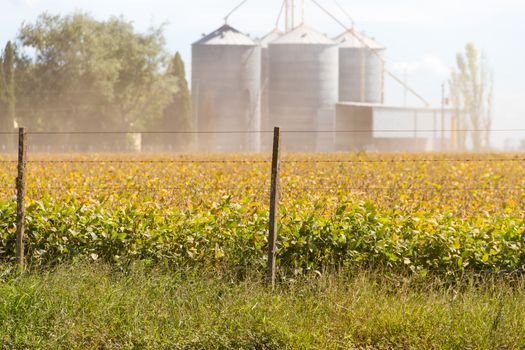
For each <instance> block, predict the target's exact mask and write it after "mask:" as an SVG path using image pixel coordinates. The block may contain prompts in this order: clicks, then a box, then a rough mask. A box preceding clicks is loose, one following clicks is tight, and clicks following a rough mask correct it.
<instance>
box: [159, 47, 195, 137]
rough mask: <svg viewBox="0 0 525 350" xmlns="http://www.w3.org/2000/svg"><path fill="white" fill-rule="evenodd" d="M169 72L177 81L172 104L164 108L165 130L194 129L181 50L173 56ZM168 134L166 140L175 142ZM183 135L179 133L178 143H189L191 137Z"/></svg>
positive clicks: (163, 122)
mask: <svg viewBox="0 0 525 350" xmlns="http://www.w3.org/2000/svg"><path fill="white" fill-rule="evenodd" d="M167 74H168V75H170V76H171V77H172V78H173V80H174V81H175V90H176V92H175V93H174V94H173V97H172V100H171V102H170V104H169V105H168V106H167V107H166V109H165V110H164V118H163V121H162V124H163V125H162V127H163V128H164V130H172V131H173V130H175V131H192V130H193V121H192V108H191V95H190V90H189V88H188V82H187V80H186V69H185V67H184V61H183V60H182V57H181V55H180V53H179V52H177V53H176V54H175V56H174V57H173V58H172V60H171V62H170V65H169V68H168V72H167ZM167 136H168V137H167V138H166V140H165V141H167V142H169V143H171V144H173V143H174V142H171V141H172V140H173V135H167ZM181 136H182V135H177V140H178V142H177V141H176V142H175V143H176V144H178V145H181V144H188V142H190V141H191V140H190V138H189V137H181Z"/></svg>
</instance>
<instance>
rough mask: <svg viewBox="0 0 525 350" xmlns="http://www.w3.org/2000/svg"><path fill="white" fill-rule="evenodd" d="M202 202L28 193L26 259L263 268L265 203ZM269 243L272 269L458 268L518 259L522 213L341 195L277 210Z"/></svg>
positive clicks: (7, 226) (6, 243)
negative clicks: (458, 210) (429, 207)
mask: <svg viewBox="0 0 525 350" xmlns="http://www.w3.org/2000/svg"><path fill="white" fill-rule="evenodd" d="M208 207H209V208H210V209H209V210H202V211H201V210H197V209H195V210H193V211H187V212H179V211H176V210H174V211H172V212H169V211H168V212H166V211H163V210H162V209H161V208H159V207H158V206H156V205H145V206H141V207H140V208H139V207H137V206H136V205H133V204H130V205H128V206H125V207H122V208H120V209H104V208H103V207H101V206H98V205H87V204H83V205H81V204H78V203H76V204H75V203H73V202H71V203H59V202H55V201H53V200H51V199H45V200H43V201H35V202H33V203H32V204H31V205H30V206H29V207H28V212H27V225H26V227H27V237H28V239H27V246H26V247H27V256H28V259H29V263H30V265H34V266H49V265H53V264H56V263H59V262H67V261H71V260H75V259H78V258H89V259H92V260H102V261H105V262H110V263H114V264H116V265H117V266H125V265H126V264H128V263H130V262H131V261H135V260H143V261H147V262H150V263H154V264H158V263H162V264H165V265H169V266H174V267H178V268H196V269H201V268H202V269H206V268H209V267H214V268H217V267H220V268H225V269H234V270H235V271H239V272H240V273H244V272H245V271H248V270H251V269H261V270H262V269H264V266H265V259H266V237H267V227H268V218H267V212H265V211H263V210H261V209H253V211H251V212H249V213H247V212H246V209H243V207H242V206H241V205H240V204H238V203H233V202H231V201H230V200H229V199H228V198H226V199H224V200H223V201H222V202H219V203H214V204H210V205H209V206H208ZM15 217H16V215H15V203H14V202H2V203H1V204H0V219H1V220H0V234H1V235H0V257H1V258H3V259H5V260H13V258H14V242H15ZM281 217H282V220H281V228H280V232H279V237H278V242H277V245H278V247H279V253H278V265H279V268H280V270H281V276H282V277H283V278H287V277H288V276H290V275H294V274H303V273H305V272H308V271H324V270H331V269H337V268H340V267H356V266H360V267H367V268H378V267H380V268H384V269H388V270H391V271H397V272H404V271H406V272H411V273H416V274H420V275H423V276H425V275H427V274H452V275H455V274H458V273H463V272H464V271H493V272H498V271H508V270H513V271H516V270H522V269H524V268H525V253H524V250H523V247H525V234H524V233H523V232H524V231H525V223H524V222H523V220H522V219H519V218H514V217H498V218H490V217H485V218H479V217H477V218H472V219H470V220H469V219H459V218H454V217H453V216H452V215H448V214H440V215H437V214H426V213H419V214H402V213H400V212H397V211H392V212H384V213H379V212H377V211H376V210H375V209H374V207H373V206H371V205H369V204H367V205H350V204H342V205H341V206H340V207H339V208H337V209H336V210H335V212H333V213H332V215H330V216H320V215H316V213H315V210H312V211H310V210H306V209H304V210H296V209H294V210H290V211H289V210H286V209H283V210H282V212H281Z"/></svg>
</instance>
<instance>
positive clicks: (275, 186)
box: [0, 128, 525, 285]
mask: <svg viewBox="0 0 525 350" xmlns="http://www.w3.org/2000/svg"><path fill="white" fill-rule="evenodd" d="M294 132H299V131H288V132H282V131H280V130H279V128H275V130H274V131H273V133H272V135H273V148H272V157H271V160H270V159H264V160H262V159H248V158H246V159H221V158H213V157H212V156H211V155H210V157H209V158H210V159H193V158H192V157H186V158H184V157H182V158H180V159H169V160H165V159H91V160H86V159H71V158H65V159H55V160H48V159H47V160H38V159H36V160H30V161H29V163H42V164H57V165H58V164H62V163H67V164H70V163H78V164H111V165H114V164H121V165H126V164H131V163H143V164H173V163H179V164H236V165H241V164H262V165H266V164H268V166H269V169H268V170H270V169H271V178H270V180H271V181H270V184H265V186H267V185H269V187H270V191H269V193H270V196H269V227H268V260H267V279H268V283H269V284H271V285H273V284H274V283H275V271H276V263H275V261H276V256H277V253H278V252H277V249H276V240H277V234H278V232H277V228H278V225H277V223H278V219H279V218H278V207H279V194H280V193H281V192H282V191H281V190H280V188H279V184H280V183H281V181H280V178H279V175H280V168H281V164H282V163H285V164H315V165H316V166H317V165H323V164H325V165H327V164H336V165H337V164H347V165H349V166H352V165H354V166H355V165H359V164H396V165H399V166H410V165H414V164H425V163H445V164H453V163H475V162H476V163H477V162H484V163H487V164H494V165H502V164H512V163H522V162H524V161H525V157H517V156H507V155H504V156H502V155H494V156H491V157H490V158H487V157H476V156H475V155H471V156H470V158H463V157H462V158H454V157H452V156H451V157H447V158H433V157H431V156H427V157H424V158H421V157H406V156H395V155H392V156H390V157H389V158H377V159H348V158H345V157H344V155H341V154H335V155H334V156H333V158H329V159H303V158H300V157H298V158H293V157H292V158H288V159H284V160H283V159H282V158H281V151H282V142H281V134H282V133H283V134H285V135H286V133H294ZM300 132H304V131H300ZM385 132H386V131H385ZM396 132H399V130H396ZM317 133H318V131H317ZM34 134H35V135H46V136H52V135H57V134H58V135H63V134H68V133H53V132H48V133H34ZM69 134H70V135H81V134H90V133H81V132H79V133H69ZM102 134H104V133H102ZM105 134H106V135H114V134H115V133H105ZM116 134H119V135H120V134H125V133H116ZM29 135H31V133H29ZM17 136H18V160H17V161H15V160H9V159H6V160H1V161H0V162H2V163H16V164H17V180H16V198H17V220H16V223H17V228H16V237H17V239H16V257H17V262H18V264H19V265H20V267H21V268H24V261H25V260H24V222H25V203H24V199H25V193H26V165H27V163H28V160H27V149H28V144H29V142H28V133H27V132H26V130H25V129H23V128H21V129H20V130H19V132H18V134H17ZM413 171H414V172H417V168H414V169H413ZM317 180H318V181H316V182H315V183H311V184H306V185H305V186H295V187H294V186H290V188H291V189H299V190H301V191H331V192H337V191H364V192H395V191H396V190H397V189H398V188H396V185H395V183H394V185H393V186H381V185H373V186H370V184H369V183H362V184H360V183H357V184H352V185H350V186H349V185H348V184H345V183H341V184H340V186H324V185H323V183H322V178H321V177H319V178H318V179H317ZM265 186H261V188H260V190H262V189H264V187H265ZM119 188H120V189H127V190H129V189H131V190H136V191H147V190H148V188H144V187H141V186H140V185H137V184H135V183H133V186H129V185H128V186H121V187H118V186H107V187H106V188H105V190H115V189H116V190H118V189H119ZM156 189H157V190H158V189H163V190H167V191H178V190H183V188H180V187H158V188H156ZM524 189H525V187H523V185H521V184H520V185H516V186H484V187H479V186H476V187H468V186H462V185H453V184H451V185H450V186H448V187H444V186H440V187H435V186H432V185H418V186H412V187H410V190H411V191H414V192H418V193H424V194H426V195H427V194H429V193H431V195H439V194H440V193H441V194H442V192H445V191H477V192H483V191H486V192H494V191H504V192H506V193H511V192H516V193H518V194H521V193H523V192H524ZM99 190H102V189H101V188H99ZM184 190H188V189H187V188H186V189H184Z"/></svg>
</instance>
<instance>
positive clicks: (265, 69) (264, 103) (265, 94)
mask: <svg viewBox="0 0 525 350" xmlns="http://www.w3.org/2000/svg"><path fill="white" fill-rule="evenodd" d="M282 35H283V33H282V32H280V31H279V30H278V29H275V30H273V31H271V32H270V33H268V34H267V35H265V36H264V37H262V38H261V39H260V40H259V45H260V46H261V129H262V130H271V129H272V127H273V126H272V125H270V120H269V113H270V111H269V107H270V106H269V97H270V95H269V84H270V80H269V74H268V73H269V57H268V44H269V43H271V42H272V41H274V40H276V39H278V38H280V37H281V36H282ZM271 143H272V137H271V136H270V137H269V136H268V135H262V138H261V144H262V145H261V147H262V148H263V149H264V150H269V149H270V147H271Z"/></svg>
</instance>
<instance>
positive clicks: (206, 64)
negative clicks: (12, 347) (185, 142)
mask: <svg viewBox="0 0 525 350" xmlns="http://www.w3.org/2000/svg"><path fill="white" fill-rule="evenodd" d="M260 89H261V50H260V47H259V46H258V45H257V43H255V42H254V41H253V40H252V39H250V38H249V37H248V36H247V35H245V34H242V33H241V32H239V31H238V30H236V29H234V28H232V27H230V26H229V25H224V26H222V27H220V28H219V29H217V30H216V31H215V32H213V33H211V34H209V35H207V36H205V37H203V38H202V39H201V40H199V41H197V42H196V43H194V44H193V45H192V98H193V111H194V114H195V119H196V123H197V130H198V131H248V130H259V129H260V123H261V118H260V113H261V111H260V99H261V97H260ZM198 143H199V149H200V150H201V151H228V152H239V151H258V150H259V137H258V135H257V134H207V135H202V134H201V135H199V140H198Z"/></svg>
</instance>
